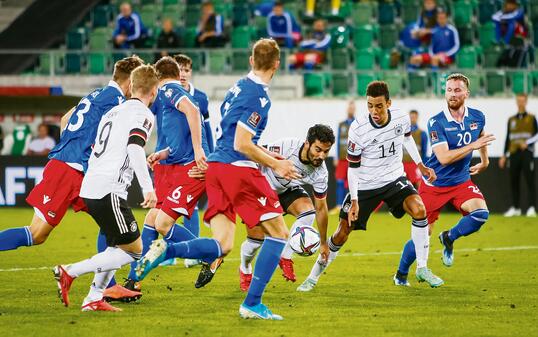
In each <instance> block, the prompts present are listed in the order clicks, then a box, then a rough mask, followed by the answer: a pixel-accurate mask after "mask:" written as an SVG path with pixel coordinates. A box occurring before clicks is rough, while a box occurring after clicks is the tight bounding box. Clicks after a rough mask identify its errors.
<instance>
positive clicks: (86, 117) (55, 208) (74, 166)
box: [0, 56, 143, 251]
mask: <svg viewBox="0 0 538 337" xmlns="http://www.w3.org/2000/svg"><path fill="white" fill-rule="evenodd" d="M142 64H143V61H142V60H141V59H140V58H138V57H136V56H131V57H127V58H124V59H123V60H120V61H118V62H116V64H115V65H114V74H113V76H112V80H111V81H110V82H109V83H108V85H107V86H105V87H103V88H100V89H96V90H94V91H92V92H91V93H90V94H89V95H87V96H85V97H83V98H82V99H81V100H80V102H79V103H78V105H77V106H76V107H75V108H73V109H71V110H70V111H69V112H68V113H67V114H65V115H64V116H63V117H62V129H63V132H62V135H61V137H60V142H59V143H58V144H57V145H56V146H55V147H54V149H52V151H51V152H50V153H49V159H50V160H49V162H48V163H47V165H46V166H45V169H44V171H43V180H41V182H39V183H38V184H37V185H36V186H35V187H34V189H32V191H31V192H30V194H29V195H28V197H27V198H26V201H27V202H28V203H29V204H30V205H31V206H33V207H34V211H35V213H34V217H33V219H32V222H31V223H30V226H27V227H20V228H11V229H7V230H5V231H2V232H0V251H2V250H12V249H17V248H18V247H21V246H32V245H39V244H42V243H43V242H45V241H46V240H47V238H48V236H49V234H50V233H51V232H52V230H53V229H54V228H55V227H56V226H57V225H58V224H59V223H60V221H61V220H62V218H63V216H64V215H65V212H66V211H67V209H68V208H69V206H72V207H73V209H74V210H75V212H78V211H81V210H84V211H86V210H87V209H86V205H85V204H84V201H83V200H82V199H81V198H80V197H79V191H80V185H81V183H82V178H83V176H84V172H85V171H86V169H87V167H88V159H89V157H90V153H91V145H92V143H93V141H94V139H95V136H96V132H97V126H98V125H99V121H100V120H101V117H102V116H103V115H104V114H105V113H107V112H108V111H109V110H110V109H111V108H113V107H114V106H116V105H119V104H120V103H122V102H123V101H125V98H126V97H128V96H129V95H130V83H131V81H130V78H129V76H130V75H131V72H132V71H133V70H134V69H135V68H137V67H138V66H140V65H142Z"/></svg>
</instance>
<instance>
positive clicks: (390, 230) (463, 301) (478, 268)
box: [0, 208, 538, 336]
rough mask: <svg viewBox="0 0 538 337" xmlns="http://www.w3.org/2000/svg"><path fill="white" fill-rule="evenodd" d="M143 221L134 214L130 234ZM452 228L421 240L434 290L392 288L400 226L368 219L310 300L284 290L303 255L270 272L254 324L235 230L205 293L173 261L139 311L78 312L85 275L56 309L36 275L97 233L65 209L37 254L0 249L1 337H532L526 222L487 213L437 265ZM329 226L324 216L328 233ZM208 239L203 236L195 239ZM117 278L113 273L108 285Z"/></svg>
mask: <svg viewBox="0 0 538 337" xmlns="http://www.w3.org/2000/svg"><path fill="white" fill-rule="evenodd" d="M144 214H145V212H144V211H136V212H135V215H136V218H137V220H138V221H139V224H140V225H141V224H142V222H143V219H144ZM31 218H32V210H31V209H17V208H14V209H6V208H4V209H0V230H3V229H6V228H8V227H13V226H24V225H27V224H28V223H29V221H30V220H31ZM458 219H459V216H458V215H457V214H443V215H442V216H441V218H440V221H439V222H438V223H437V227H436V228H435V230H434V234H433V235H432V238H431V252H430V260H429V266H430V268H431V269H432V270H433V271H434V273H436V274H438V275H439V276H440V277H441V278H443V279H444V280H445V285H444V286H442V287H441V288H438V289H431V288H429V287H427V286H426V285H424V284H420V285H419V284H418V283H417V282H416V281H415V279H414V276H413V275H410V281H411V285H412V287H411V288H404V287H396V286H394V285H393V284H392V275H393V273H394V272H395V270H396V268H397V266H398V261H399V253H398V252H399V251H401V249H402V247H403V244H404V242H405V241H406V240H407V239H408V238H409V237H410V226H411V225H410V220H409V218H406V219H403V220H401V221H400V220H396V219H393V218H392V217H391V216H390V215H388V214H386V213H381V214H375V215H374V216H372V218H371V219H370V222H369V230H368V231H367V232H355V233H353V234H352V235H351V237H350V241H348V243H347V245H346V246H344V248H343V249H342V251H341V255H340V256H339V257H338V258H337V259H336V260H335V262H334V263H333V264H332V265H331V266H330V267H329V268H328V270H327V272H326V274H325V275H322V277H321V278H320V281H319V283H318V285H317V287H316V288H315V289H314V291H313V292H310V293H299V292H297V291H295V289H296V287H297V286H298V285H299V284H300V282H302V281H303V280H304V278H305V277H306V276H307V275H308V273H309V271H310V268H311V266H312V264H313V263H314V260H315V257H310V258H303V257H299V256H296V257H294V260H295V270H296V274H297V277H298V282H296V283H290V282H285V281H284V279H283V278H282V276H281V275H280V269H277V270H276V272H275V275H274V276H273V279H272V281H271V283H270V284H269V286H268V289H267V292H266V295H265V296H264V303H266V304H267V305H268V306H269V307H270V308H271V309H272V310H273V311H274V312H275V313H278V314H281V315H283V316H284V319H285V320H284V321H282V322H262V321H245V320H242V319H240V318H239V315H238V309H239V305H240V303H241V301H242V300H243V298H244V293H242V292H241V291H240V290H239V280H238V279H239V277H238V263H239V246H240V244H241V242H242V241H243V239H244V237H245V230H244V226H243V225H238V226H237V235H236V241H235V248H234V250H233V251H232V253H231V255H230V256H229V257H228V258H227V261H226V263H225V264H224V265H223V266H222V267H221V268H220V269H219V271H218V274H217V275H216V276H215V278H214V280H213V282H212V283H210V284H209V285H207V286H206V287H205V288H202V289H198V290H197V289H195V288H194V281H195V279H196V276H197V274H198V271H199V269H198V268H192V269H185V268H184V267H183V264H182V263H178V265H176V266H172V267H162V268H159V269H157V270H155V271H154V272H153V273H152V274H151V275H150V276H149V277H148V279H146V280H145V281H144V282H143V284H142V288H143V292H144V296H143V297H142V300H141V301H140V302H138V303H135V304H122V303H119V304H115V305H117V306H118V307H120V308H122V309H124V311H123V312H119V313H109V312H86V313H83V312H80V304H81V302H82V300H83V298H84V296H85V295H86V293H87V291H88V289H89V286H90V282H91V279H92V278H93V274H88V275H85V276H82V277H80V278H79V279H77V280H75V282H74V283H73V287H72V290H71V293H70V298H71V303H72V304H71V307H69V308H65V307H63V305H62V304H61V303H60V301H59V299H58V298H57V295H56V284H55V282H54V279H53V277H52V272H51V270H50V268H48V267H52V266H54V265H55V264H59V263H64V264H66V263H71V262H75V261H78V260H81V259H84V258H88V257H90V256H91V255H93V254H94V253H95V247H96V234H97V231H98V227H97V225H96V224H95V223H94V221H93V220H92V219H91V218H90V217H89V216H88V215H87V214H84V213H79V214H74V213H73V212H68V214H67V215H66V217H65V219H64V221H63V222H62V223H61V224H60V225H59V226H58V228H57V229H56V230H55V231H54V232H53V233H52V234H51V237H50V238H49V240H48V242H46V243H45V244H44V245H41V246H38V247H31V248H26V247H24V248H19V249H18V250H16V251H10V252H0V257H1V258H0V299H1V301H0V327H1V331H2V335H3V336H31V335H34V336H156V335H160V336H167V335H172V334H173V335H174V336H246V335H256V336H304V335H314V336H357V335H360V336H381V335H383V336H509V335H511V336H521V335H526V336H537V335H538V328H537V324H536V322H537V320H536V319H537V316H536V312H537V306H538V280H537V274H538V220H537V219H529V218H524V217H516V218H509V219H507V218H503V217H501V216H499V215H492V216H491V217H490V219H489V220H488V222H487V223H486V225H485V226H484V228H483V229H482V230H481V231H480V232H479V233H476V234H474V235H472V236H470V237H465V238H462V239H461V240H459V241H457V242H456V244H455V249H456V250H455V254H456V255H455V263H454V266H453V267H451V268H446V267H444V266H442V263H441V258H440V257H441V253H440V249H441V245H440V244H439V241H438V239H437V235H438V233H439V232H440V231H441V230H444V229H447V228H449V227H451V226H452V225H453V224H454V223H455V222H456V221H457V220H458ZM286 221H287V223H288V224H291V223H292V221H293V219H292V218H287V219H286ZM336 224H337V216H331V218H330V233H332V231H333V230H334V228H335V226H336ZM208 233H209V231H208V229H207V228H205V227H203V228H202V235H208ZM412 270H413V273H414V266H413V269H412ZM127 272H128V268H127V266H125V267H124V268H122V269H121V270H120V271H118V273H117V274H116V278H117V279H118V280H119V281H121V280H122V278H123V277H125V276H126V275H127Z"/></svg>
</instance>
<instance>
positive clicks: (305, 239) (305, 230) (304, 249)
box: [290, 226, 320, 256]
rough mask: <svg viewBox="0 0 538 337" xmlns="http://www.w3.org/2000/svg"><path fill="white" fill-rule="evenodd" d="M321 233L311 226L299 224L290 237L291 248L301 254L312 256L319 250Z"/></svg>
mask: <svg viewBox="0 0 538 337" xmlns="http://www.w3.org/2000/svg"><path fill="white" fill-rule="evenodd" d="M319 245H320V241H319V233H318V231H317V230H316V229H315V228H314V227H311V226H298V227H297V228H295V229H294V230H293V233H291V237H290V247H291V249H292V250H293V251H294V252H295V253H297V254H298V255H301V256H310V255H312V254H314V253H315V252H317V251H318V249H319Z"/></svg>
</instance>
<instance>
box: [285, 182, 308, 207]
mask: <svg viewBox="0 0 538 337" xmlns="http://www.w3.org/2000/svg"><path fill="white" fill-rule="evenodd" d="M300 198H310V194H308V192H307V191H306V190H305V189H304V188H303V187H302V186H293V187H290V188H288V189H287V190H285V191H284V192H282V193H280V194H279V195H278V200H279V201H280V205H281V206H282V209H283V210H284V212H287V211H288V208H289V207H290V206H291V204H293V202H294V201H295V200H297V199H300Z"/></svg>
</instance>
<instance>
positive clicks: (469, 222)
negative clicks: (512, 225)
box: [448, 209, 489, 242]
mask: <svg viewBox="0 0 538 337" xmlns="http://www.w3.org/2000/svg"><path fill="white" fill-rule="evenodd" d="M488 217H489V212H488V210H487V209H477V210H474V211H472V212H471V213H469V214H467V215H466V216H464V217H463V218H461V220H460V221H459V222H458V223H457V224H456V226H454V227H452V228H451V229H450V231H449V232H448V237H449V238H450V240H451V241H452V242H454V241H456V240H457V239H458V238H460V237H461V236H467V235H470V234H472V233H474V232H477V231H478V230H479V229H480V227H482V225H483V224H484V223H485V222H486V221H487V220H488Z"/></svg>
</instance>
